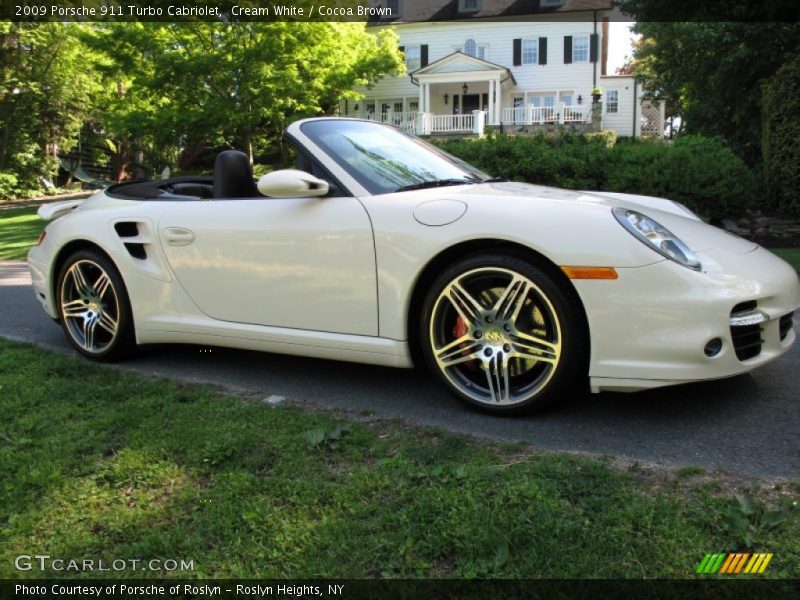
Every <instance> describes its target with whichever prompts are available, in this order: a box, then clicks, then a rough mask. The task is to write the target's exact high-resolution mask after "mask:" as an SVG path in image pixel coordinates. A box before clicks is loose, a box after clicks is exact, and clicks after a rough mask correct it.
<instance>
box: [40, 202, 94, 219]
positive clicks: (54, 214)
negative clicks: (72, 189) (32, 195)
mask: <svg viewBox="0 0 800 600" xmlns="http://www.w3.org/2000/svg"><path fill="white" fill-rule="evenodd" d="M84 200H85V198H81V199H80V200H67V201H66V202H51V203H49V204H42V205H41V206H40V207H39V210H37V211H36V214H37V215H39V217H40V218H42V219H44V220H45V221H53V220H54V219H57V218H59V217H63V216H64V215H66V214H69V213H71V212H72V211H73V210H75V209H76V208H78V207H79V206H80V205H81V202H83V201H84Z"/></svg>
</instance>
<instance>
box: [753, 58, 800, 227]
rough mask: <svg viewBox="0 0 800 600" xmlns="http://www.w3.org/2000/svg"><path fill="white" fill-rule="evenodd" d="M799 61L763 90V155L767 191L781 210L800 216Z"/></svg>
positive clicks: (790, 63) (776, 75) (775, 77)
mask: <svg viewBox="0 0 800 600" xmlns="http://www.w3.org/2000/svg"><path fill="white" fill-rule="evenodd" d="M798 115H800V57H798V58H795V59H794V60H791V61H789V62H787V63H786V64H785V65H784V66H783V67H781V68H780V69H779V70H778V72H777V73H776V74H775V75H774V76H773V77H772V78H771V79H770V80H769V81H768V82H767V84H766V85H765V86H764V92H763V102H762V108H761V120H762V125H761V127H762V137H761V151H762V153H763V157H764V174H765V178H766V182H767V190H768V193H769V196H770V200H771V201H772V203H773V205H774V207H775V208H776V209H778V210H782V211H786V212H792V213H795V214H800V168H799V167H798V165H799V164H800V117H798Z"/></svg>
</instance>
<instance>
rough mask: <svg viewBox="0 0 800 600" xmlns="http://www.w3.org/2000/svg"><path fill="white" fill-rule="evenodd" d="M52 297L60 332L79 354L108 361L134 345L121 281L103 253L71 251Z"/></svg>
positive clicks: (130, 318)
mask: <svg viewBox="0 0 800 600" xmlns="http://www.w3.org/2000/svg"><path fill="white" fill-rule="evenodd" d="M76 269H77V271H76ZM102 275H105V277H106V278H107V282H106V279H103V278H102ZM78 279H81V280H83V281H84V284H82V285H79V284H78ZM96 288H97V289H96ZM55 299H56V307H57V310H58V320H59V322H60V323H61V327H62V329H63V330H64V334H65V335H66V336H67V340H69V342H70V344H72V347H73V348H75V350H77V351H78V352H80V353H81V354H82V355H83V356H85V357H87V358H90V359H92V360H96V361H100V362H112V361H116V360H121V359H123V358H125V357H127V356H129V355H130V354H131V353H132V352H133V350H134V349H135V348H136V337H135V335H134V329H133V314H132V312H131V305H130V300H129V299H128V291H127V289H126V287H125V282H124V281H123V280H122V276H121V275H120V274H119V271H118V270H117V268H116V266H114V263H112V262H111V260H109V259H108V257H106V256H105V255H104V254H103V253H101V252H99V251H97V250H93V249H85V250H78V251H77V252H75V253H74V254H71V255H70V256H69V257H68V258H67V260H66V261H65V262H64V264H63V265H62V267H61V270H60V271H59V274H58V282H57V285H56V290H55ZM113 324H115V325H116V326H115V327H112V325H113ZM112 329H113V330H114V331H113V333H112V331H111V330H112Z"/></svg>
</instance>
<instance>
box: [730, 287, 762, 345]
mask: <svg viewBox="0 0 800 600" xmlns="http://www.w3.org/2000/svg"><path fill="white" fill-rule="evenodd" d="M757 306H758V304H757V303H756V301H755V300H750V301H749V302H742V303H740V304H737V305H736V306H734V307H733V310H732V311H731V319H730V320H731V339H732V341H733V349H734V350H735V351H736V358H738V359H739V360H748V359H751V358H755V357H756V356H758V355H759V354H761V344H763V343H764V340H762V339H761V323H762V322H764V320H766V316H765V315H764V314H763V313H761V312H759V311H757V310H756V308H757Z"/></svg>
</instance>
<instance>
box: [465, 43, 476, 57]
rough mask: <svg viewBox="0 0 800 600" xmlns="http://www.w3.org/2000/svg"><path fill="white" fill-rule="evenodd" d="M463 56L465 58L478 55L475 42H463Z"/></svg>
mask: <svg viewBox="0 0 800 600" xmlns="http://www.w3.org/2000/svg"><path fill="white" fill-rule="evenodd" d="M464 54H466V55H467V56H477V55H478V44H476V43H475V40H467V41H466V42H464Z"/></svg>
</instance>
